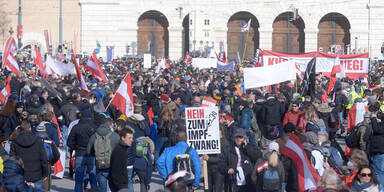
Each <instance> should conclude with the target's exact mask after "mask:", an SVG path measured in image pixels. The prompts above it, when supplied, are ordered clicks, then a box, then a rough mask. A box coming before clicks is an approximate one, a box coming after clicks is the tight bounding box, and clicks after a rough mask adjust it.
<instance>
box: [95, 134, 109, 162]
mask: <svg viewBox="0 0 384 192" xmlns="http://www.w3.org/2000/svg"><path fill="white" fill-rule="evenodd" d="M112 133H113V132H112V131H111V132H109V133H108V134H107V135H106V136H101V135H99V134H98V133H97V132H96V140H95V143H94V144H93V148H94V150H95V157H96V167H97V168H98V169H108V168H109V167H110V162H111V154H112V149H111V135H112Z"/></svg>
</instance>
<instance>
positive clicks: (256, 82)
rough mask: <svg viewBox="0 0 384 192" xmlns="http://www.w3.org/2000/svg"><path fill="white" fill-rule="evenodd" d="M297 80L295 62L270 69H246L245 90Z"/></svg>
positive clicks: (291, 61)
mask: <svg viewBox="0 0 384 192" xmlns="http://www.w3.org/2000/svg"><path fill="white" fill-rule="evenodd" d="M294 79H296V67H295V61H294V60H289V61H285V62H283V63H279V64H277V65H271V66H268V67H255V68H244V88H246V89H248V88H256V87H263V86H268V85H273V84H277V83H281V82H284V81H290V80H294Z"/></svg>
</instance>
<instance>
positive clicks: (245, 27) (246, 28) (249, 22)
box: [241, 19, 251, 32]
mask: <svg viewBox="0 0 384 192" xmlns="http://www.w3.org/2000/svg"><path fill="white" fill-rule="evenodd" d="M250 27H251V19H249V21H248V23H247V24H245V25H244V26H242V27H241V32H246V31H248V30H249V28H250Z"/></svg>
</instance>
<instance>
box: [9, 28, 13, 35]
mask: <svg viewBox="0 0 384 192" xmlns="http://www.w3.org/2000/svg"><path fill="white" fill-rule="evenodd" d="M8 32H9V34H10V35H12V34H13V29H12V27H11V28H10V29H9V31H8Z"/></svg>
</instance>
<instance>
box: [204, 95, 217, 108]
mask: <svg viewBox="0 0 384 192" xmlns="http://www.w3.org/2000/svg"><path fill="white" fill-rule="evenodd" d="M216 103H217V101H216V100H215V99H212V98H209V97H204V98H203V101H202V102H201V106H202V107H216Z"/></svg>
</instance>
